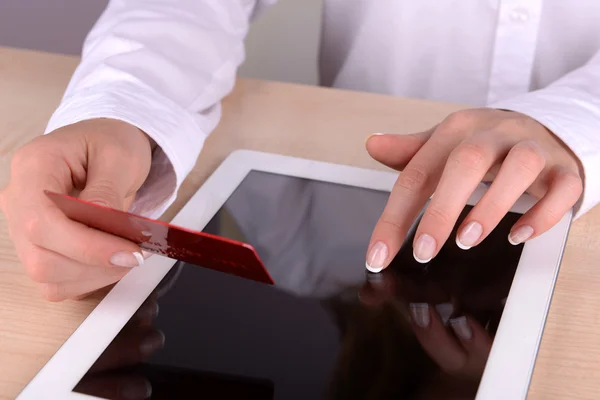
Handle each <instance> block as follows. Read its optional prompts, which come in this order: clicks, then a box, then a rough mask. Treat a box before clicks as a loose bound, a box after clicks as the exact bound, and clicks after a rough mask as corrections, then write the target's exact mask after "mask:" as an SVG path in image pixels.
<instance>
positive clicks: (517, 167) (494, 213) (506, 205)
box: [456, 141, 546, 250]
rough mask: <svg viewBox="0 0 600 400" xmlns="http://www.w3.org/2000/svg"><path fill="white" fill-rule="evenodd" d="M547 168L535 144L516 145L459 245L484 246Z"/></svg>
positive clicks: (464, 225) (471, 216)
mask: <svg viewBox="0 0 600 400" xmlns="http://www.w3.org/2000/svg"><path fill="white" fill-rule="evenodd" d="M545 165H546V158H545V155H544V153H543V151H542V149H541V148H540V147H539V146H538V145H537V144H536V143H535V142H533V141H523V142H520V143H517V144H516V145H515V146H514V147H513V148H512V149H511V150H510V151H509V153H508V155H507V156H506V158H505V159H504V162H503V163H502V167H501V168H500V171H499V172H498V176H497V177H496V179H494V182H493V183H492V185H491V186H490V188H489V189H488V190H487V192H486V193H485V194H484V195H483V197H482V198H481V200H479V202H478V203H477V205H475V207H473V209H472V210H471V212H470V213H469V215H467V217H466V218H465V220H464V221H463V222H462V224H461V227H460V228H459V229H458V234H457V237H456V243H457V245H458V246H459V247H460V248H462V249H465V250H466V249H469V248H471V247H473V246H476V245H478V244H479V243H481V241H482V240H483V239H485V238H486V237H487V235H488V234H489V233H490V232H491V231H492V230H493V229H494V228H495V227H496V226H497V225H498V223H499V222H500V221H501V220H502V218H504V216H505V215H506V214H507V213H508V212H509V211H510V209H511V208H512V207H513V205H514V204H515V202H516V201H517V200H518V199H519V197H521V196H522V195H523V193H525V191H526V190H527V189H528V188H529V187H530V186H531V185H532V184H533V183H534V182H535V181H536V179H537V178H538V177H539V175H540V173H541V172H542V171H543V169H544V167H545Z"/></svg>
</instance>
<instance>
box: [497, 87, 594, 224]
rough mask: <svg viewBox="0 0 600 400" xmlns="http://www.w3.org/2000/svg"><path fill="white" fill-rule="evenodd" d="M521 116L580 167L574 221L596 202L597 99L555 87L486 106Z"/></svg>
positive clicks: (572, 90)
mask: <svg viewBox="0 0 600 400" xmlns="http://www.w3.org/2000/svg"><path fill="white" fill-rule="evenodd" d="M488 107H489V108H496V109H502V110H508V111H515V112H519V113H521V114H525V115H527V116H529V117H531V118H533V119H535V120H536V121H538V122H539V123H541V124H542V125H544V126H545V127H546V128H547V129H549V130H550V131H551V132H553V133H554V134H555V135H556V136H557V137H558V138H560V139H561V140H562V141H563V142H564V144H565V145H566V146H567V147H569V148H570V149H571V150H572V151H573V153H575V155H576V156H577V157H578V158H579V160H580V161H581V164H582V165H583V172H584V177H583V181H584V191H583V195H582V197H581V198H580V199H579V202H578V203H577V204H576V205H575V207H574V213H575V218H579V217H581V216H582V215H583V214H585V213H586V212H587V211H589V210H590V209H592V208H593V207H594V206H595V205H596V204H598V202H599V201H600V180H598V179H593V176H594V171H595V173H596V174H597V173H598V171H600V134H599V133H598V127H599V126H600V99H598V98H596V97H594V96H591V95H590V94H589V93H586V92H583V91H580V90H577V89H573V88H569V87H564V86H561V87H555V88H549V89H542V90H539V91H536V92H530V93H526V94H523V95H520V96H517V97H513V98H511V99H508V100H504V101H500V102H497V103H493V104H490V105H488Z"/></svg>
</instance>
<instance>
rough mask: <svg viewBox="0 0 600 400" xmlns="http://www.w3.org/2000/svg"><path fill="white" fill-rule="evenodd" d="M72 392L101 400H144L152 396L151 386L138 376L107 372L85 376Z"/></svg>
mask: <svg viewBox="0 0 600 400" xmlns="http://www.w3.org/2000/svg"><path fill="white" fill-rule="evenodd" d="M73 391H74V392H77V393H82V394H87V395H90V396H94V397H97V398H102V399H112V400H144V399H149V398H150V396H151V395H152V386H151V385H150V382H148V380H147V379H145V378H144V377H143V376H141V375H138V374H132V373H126V372H125V373H119V372H107V373H99V374H91V375H90V374H88V375H85V376H84V377H83V378H82V379H81V381H80V382H79V383H78V384H77V386H76V387H75V388H74V389H73Z"/></svg>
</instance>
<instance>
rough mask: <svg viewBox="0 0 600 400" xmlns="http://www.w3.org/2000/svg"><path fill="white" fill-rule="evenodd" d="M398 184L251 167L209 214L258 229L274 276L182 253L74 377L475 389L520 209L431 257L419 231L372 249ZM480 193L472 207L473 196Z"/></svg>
mask: <svg viewBox="0 0 600 400" xmlns="http://www.w3.org/2000/svg"><path fill="white" fill-rule="evenodd" d="M388 196H389V193H387V192H381V191H375V190H369V189H363V188H357V187H351V186H344V185H339V184H332V183H327V182H320V181H313V180H307V179H301V178H295V177H289V176H282V175H276V174H270V173H265V172H258V171H252V172H250V173H249V174H248V175H247V177H246V178H245V179H244V180H243V181H242V183H241V184H240V186H239V187H238V188H237V189H236V190H235V192H234V193H233V194H232V195H231V196H230V198H229V199H228V200H227V202H226V203H225V204H224V206H223V207H222V208H221V210H219V212H218V213H217V214H216V215H215V216H214V217H213V218H212V220H211V221H210V223H209V224H208V225H207V226H206V228H205V229H204V230H205V231H206V232H210V233H214V234H218V235H222V236H225V237H229V238H232V239H237V240H242V241H244V242H247V243H250V244H251V245H253V246H254V247H255V249H256V251H257V253H258V254H259V256H260V257H261V259H262V261H263V262H264V264H265V266H266V268H267V269H268V270H269V272H270V274H271V276H272V277H273V279H274V281H275V283H276V284H275V285H273V286H269V285H264V284H260V283H257V282H253V281H249V280H244V279H241V278H238V277H235V276H231V275H226V274H223V273H220V272H217V271H213V270H208V269H204V268H201V267H200V266H196V265H189V264H184V263H177V264H175V265H174V266H173V268H172V269H171V270H170V272H169V273H168V274H167V275H166V276H165V278H164V279H163V281H162V282H161V283H160V284H159V285H158V286H157V288H156V290H155V291H154V292H153V293H152V295H151V296H150V297H149V298H148V299H147V300H146V302H145V303H144V304H143V305H142V306H141V307H140V309H139V310H138V313H137V314H136V315H134V316H133V317H132V319H131V320H130V322H129V323H128V324H127V325H126V326H125V327H124V328H123V329H122V330H121V332H120V333H119V335H117V336H116V337H115V339H114V340H113V341H112V343H111V345H110V346H109V347H108V348H107V349H106V350H105V351H104V353H103V354H102V355H101V356H100V357H99V358H98V360H97V361H96V363H95V364H94V365H93V366H92V368H91V369H90V370H89V371H88V372H87V373H86V374H85V376H84V377H83V378H82V379H81V381H80V382H79V383H78V385H77V386H76V387H75V388H74V391H75V392H79V393H84V394H89V395H93V396H96V397H100V398H104V399H111V400H112V399H144V398H152V399H170V400H177V399H196V398H198V399H229V398H232V399H233V398H235V399H277V400H280V399H281V400H283V399H286V400H288V399H300V400H306V399H428V400H450V399H452V400H455V399H474V397H475V394H476V392H477V388H478V385H479V382H480V379H481V376H482V374H483V371H484V368H485V365H486V361H487V357H488V354H489V351H490V348H491V345H492V343H493V341H494V336H495V333H496V329H497V327H498V324H499V321H500V317H501V315H502V311H503V307H504V303H505V301H506V297H507V295H508V293H509V290H510V286H511V282H512V280H513V277H514V273H515V270H516V267H517V264H518V262H519V258H520V256H521V251H522V247H523V246H512V245H510V244H509V243H508V240H507V236H508V233H509V230H510V227H511V226H512V225H513V223H514V222H516V220H517V219H518V218H519V216H520V215H519V214H515V213H509V214H508V215H507V216H506V217H505V218H504V219H503V220H502V221H501V222H500V224H499V226H498V227H497V228H496V229H495V230H494V231H493V232H492V233H491V234H490V236H489V237H488V238H486V239H485V240H484V241H483V242H482V243H481V244H480V245H479V246H477V247H475V248H473V249H471V250H468V251H464V250H461V249H459V248H458V247H457V246H456V244H455V242H454V240H453V238H454V237H455V235H456V232H453V233H452V236H451V239H450V240H448V242H447V243H446V244H445V246H444V247H443V248H442V250H441V251H440V253H439V255H438V256H437V257H436V258H435V259H434V260H432V261H431V262H430V263H428V264H425V265H423V264H419V263H417V262H416V261H414V259H413V256H412V246H411V243H412V241H413V235H414V231H412V230H411V233H410V235H409V237H408V239H407V241H406V242H407V243H408V244H407V245H406V246H405V247H403V248H402V250H401V251H400V253H399V254H398V255H397V256H396V257H395V259H394V261H393V262H392V264H391V265H390V267H389V268H387V269H386V270H385V271H383V272H381V273H379V274H371V273H368V272H367V271H366V269H365V262H364V261H365V254H366V250H367V245H368V242H369V238H370V235H371V232H372V229H373V227H374V226H375V223H376V221H377V219H378V218H379V216H380V215H381V212H382V211H383V208H384V206H385V203H386V201H387V198H388ZM470 208H471V207H470V206H468V207H466V208H465V210H464V211H463V213H462V215H461V220H462V219H463V218H464V217H465V215H466V213H468V211H469V210H470Z"/></svg>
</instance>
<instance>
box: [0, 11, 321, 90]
mask: <svg viewBox="0 0 600 400" xmlns="http://www.w3.org/2000/svg"><path fill="white" fill-rule="evenodd" d="M225 1H231V0H225ZM107 3H108V0H0V46H10V47H20V48H26V49H33V50H42V51H49V52H55V53H65V54H74V55H79V54H80V52H81V45H82V43H83V40H84V38H85V36H86V34H87V33H88V31H89V30H90V29H91V27H92V25H93V24H94V22H95V21H96V19H97V18H98V16H99V15H100V13H102V11H103V10H104V8H105V7H106V4H107ZM321 3H322V0H279V3H277V4H276V5H275V6H273V7H271V8H270V9H269V10H267V12H266V13H265V14H264V15H263V16H262V17H261V18H259V19H258V20H256V21H255V22H254V23H253V25H252V28H251V30H250V34H249V36H248V38H247V41H246V48H247V57H246V62H245V63H244V65H243V66H242V67H241V68H240V71H239V74H240V76H243V77H251V78H259V79H270V80H279V81H285V82H295V83H306V84H316V83H317V49H318V44H319V34H320V28H321Z"/></svg>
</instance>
